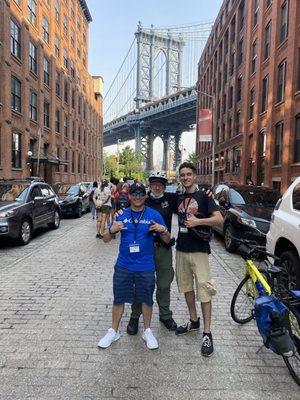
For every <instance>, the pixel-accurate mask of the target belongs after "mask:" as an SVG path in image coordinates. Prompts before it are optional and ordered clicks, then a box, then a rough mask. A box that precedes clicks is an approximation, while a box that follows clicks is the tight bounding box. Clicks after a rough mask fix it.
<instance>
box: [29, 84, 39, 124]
mask: <svg viewBox="0 0 300 400" xmlns="http://www.w3.org/2000/svg"><path fill="white" fill-rule="evenodd" d="M29 118H30V119H31V120H32V121H37V94H36V93H35V92H34V91H33V90H30V92H29Z"/></svg>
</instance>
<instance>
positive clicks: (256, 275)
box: [246, 260, 272, 296]
mask: <svg viewBox="0 0 300 400" xmlns="http://www.w3.org/2000/svg"><path fill="white" fill-rule="evenodd" d="M246 271H247V273H248V274H249V275H250V278H251V280H252V281H253V283H254V284H255V285H256V282H257V281H258V282H260V283H261V284H262V285H263V288H264V289H265V291H266V293H267V294H268V295H269V296H270V295H271V294H272V289H271V286H270V285H269V284H268V282H267V281H266V279H265V278H264V276H263V275H262V274H261V272H259V270H258V268H257V267H256V265H255V264H254V262H253V261H252V260H246Z"/></svg>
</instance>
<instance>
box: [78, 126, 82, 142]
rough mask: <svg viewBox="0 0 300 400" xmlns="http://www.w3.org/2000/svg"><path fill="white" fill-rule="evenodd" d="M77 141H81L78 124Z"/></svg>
mask: <svg viewBox="0 0 300 400" xmlns="http://www.w3.org/2000/svg"><path fill="white" fill-rule="evenodd" d="M77 133H78V134H77V142H78V143H81V127H80V126H78V132H77Z"/></svg>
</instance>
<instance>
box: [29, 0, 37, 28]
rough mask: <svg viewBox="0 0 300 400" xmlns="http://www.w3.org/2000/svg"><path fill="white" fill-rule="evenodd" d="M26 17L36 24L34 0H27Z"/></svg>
mask: <svg viewBox="0 0 300 400" xmlns="http://www.w3.org/2000/svg"><path fill="white" fill-rule="evenodd" d="M28 19H29V21H30V22H31V23H32V24H33V25H36V1H35V0H28Z"/></svg>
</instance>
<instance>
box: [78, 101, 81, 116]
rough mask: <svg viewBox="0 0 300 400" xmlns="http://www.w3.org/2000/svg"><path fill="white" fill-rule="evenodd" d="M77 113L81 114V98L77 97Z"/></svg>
mask: <svg viewBox="0 0 300 400" xmlns="http://www.w3.org/2000/svg"><path fill="white" fill-rule="evenodd" d="M78 114H79V115H81V98H80V97H78Z"/></svg>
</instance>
